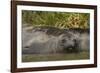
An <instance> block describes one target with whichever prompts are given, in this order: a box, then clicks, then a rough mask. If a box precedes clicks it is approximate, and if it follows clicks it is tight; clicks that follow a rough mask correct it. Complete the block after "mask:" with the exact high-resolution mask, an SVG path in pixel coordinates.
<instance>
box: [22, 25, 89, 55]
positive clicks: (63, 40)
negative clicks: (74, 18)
mask: <svg viewBox="0 0 100 73" xmlns="http://www.w3.org/2000/svg"><path fill="white" fill-rule="evenodd" d="M22 48H23V49H22V53H23V54H53V53H54V54H55V53H70V52H75V53H78V52H80V51H83V50H89V32H88V30H81V29H64V30H62V29H58V28H54V27H35V28H32V27H24V28H22Z"/></svg>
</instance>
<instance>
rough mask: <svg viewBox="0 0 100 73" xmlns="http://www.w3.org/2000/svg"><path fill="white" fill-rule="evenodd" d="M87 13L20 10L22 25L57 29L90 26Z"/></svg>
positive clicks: (85, 27)
mask: <svg viewBox="0 0 100 73" xmlns="http://www.w3.org/2000/svg"><path fill="white" fill-rule="evenodd" d="M89 18H90V14H89V13H74V12H50V11H49V12H48V11H29V10H28V11H27V10H22V24H23V25H31V26H33V27H34V26H52V27H57V28H62V29H63V28H64V29H65V28H82V29H87V28H89V25H90V23H89V22H90V19H89Z"/></svg>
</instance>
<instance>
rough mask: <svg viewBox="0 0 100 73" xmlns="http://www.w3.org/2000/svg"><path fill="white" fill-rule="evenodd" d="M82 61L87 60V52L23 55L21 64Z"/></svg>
mask: <svg viewBox="0 0 100 73" xmlns="http://www.w3.org/2000/svg"><path fill="white" fill-rule="evenodd" d="M82 59H89V52H86V51H84V52H80V53H67V54H46V55H45V54H44V55H43V54H40V55H34V54H30V55H23V57H22V62H35V61H59V60H82Z"/></svg>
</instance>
